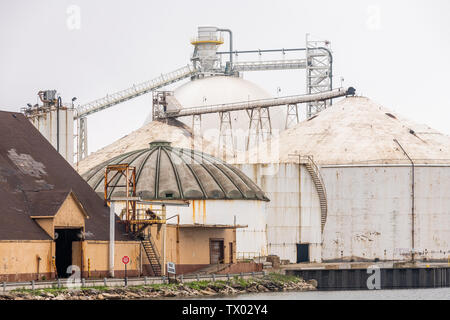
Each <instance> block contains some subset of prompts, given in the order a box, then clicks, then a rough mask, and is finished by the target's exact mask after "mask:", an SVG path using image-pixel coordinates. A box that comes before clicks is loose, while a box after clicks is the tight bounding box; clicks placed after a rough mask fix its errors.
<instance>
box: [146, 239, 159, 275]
mask: <svg viewBox="0 0 450 320" xmlns="http://www.w3.org/2000/svg"><path fill="white" fill-rule="evenodd" d="M141 243H142V247H143V248H144V251H145V254H146V255H147V259H148V261H149V263H150V267H151V268H152V271H153V275H154V276H156V277H159V276H161V260H160V257H159V254H158V251H157V250H156V246H155V243H154V241H153V238H152V235H151V234H150V233H148V234H147V235H144V238H143V239H142V240H141Z"/></svg>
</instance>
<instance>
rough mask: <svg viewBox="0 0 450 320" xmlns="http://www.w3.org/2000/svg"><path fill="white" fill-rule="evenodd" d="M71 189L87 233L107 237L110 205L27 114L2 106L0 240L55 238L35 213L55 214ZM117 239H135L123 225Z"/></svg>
mask: <svg viewBox="0 0 450 320" xmlns="http://www.w3.org/2000/svg"><path fill="white" fill-rule="evenodd" d="M71 190H72V191H73V193H74V194H75V195H76V197H77V199H78V200H79V201H80V203H81V205H82V206H83V208H84V209H85V211H86V213H87V214H88V216H89V219H87V220H86V222H85V223H86V225H85V226H86V230H85V231H86V234H87V235H86V238H87V239H93V240H108V238H109V227H108V226H109V208H108V207H106V206H105V205H104V203H103V201H102V200H101V199H99V197H98V196H97V195H96V194H95V192H94V191H93V190H92V189H91V187H90V186H89V185H88V184H87V183H86V181H84V180H83V178H82V177H81V176H80V175H79V174H78V173H77V172H76V171H75V170H74V169H73V168H72V166H71V165H70V164H69V163H68V162H67V161H66V160H65V159H64V158H63V157H62V156H61V155H60V154H59V153H58V152H57V151H56V150H55V148H53V146H52V145H51V144H50V143H49V142H48V141H47V140H46V139H45V138H44V136H42V135H41V134H40V133H39V131H38V130H37V129H36V128H35V127H34V126H33V125H32V124H31V122H30V121H29V120H28V119H26V118H25V116H24V115H23V114H21V113H13V112H4V111H0V203H1V207H0V240H50V237H49V236H48V235H47V233H46V232H45V231H44V230H43V229H41V227H39V225H38V224H37V223H36V222H35V221H34V220H33V219H32V218H31V216H35V215H44V216H45V215H53V214H54V213H56V210H57V209H58V207H59V206H60V204H62V202H63V200H64V199H65V196H67V194H68V193H69V192H70V191H71ZM116 240H122V241H123V240H130V238H128V237H127V236H126V234H125V230H124V227H123V225H120V224H117V225H116Z"/></svg>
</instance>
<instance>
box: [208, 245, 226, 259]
mask: <svg viewBox="0 0 450 320" xmlns="http://www.w3.org/2000/svg"><path fill="white" fill-rule="evenodd" d="M223 249H224V248H223V239H210V240H209V256H210V263H211V264H218V263H223V262H224V261H223V259H224V252H223Z"/></svg>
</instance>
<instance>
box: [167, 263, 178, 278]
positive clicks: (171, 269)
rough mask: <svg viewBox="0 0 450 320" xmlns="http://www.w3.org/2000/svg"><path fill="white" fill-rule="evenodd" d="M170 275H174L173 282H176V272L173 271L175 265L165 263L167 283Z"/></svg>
mask: <svg viewBox="0 0 450 320" xmlns="http://www.w3.org/2000/svg"><path fill="white" fill-rule="evenodd" d="M171 273H172V274H173V275H174V277H175V280H176V279H177V274H176V270H175V263H173V262H167V278H168V279H169V283H170V274H171ZM175 282H176V281H175Z"/></svg>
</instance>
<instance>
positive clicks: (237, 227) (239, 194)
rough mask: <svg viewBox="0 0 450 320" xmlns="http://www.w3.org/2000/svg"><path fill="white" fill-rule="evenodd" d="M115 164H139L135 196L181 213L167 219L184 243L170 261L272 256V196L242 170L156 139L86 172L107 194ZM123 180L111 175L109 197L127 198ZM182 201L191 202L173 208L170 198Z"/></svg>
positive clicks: (199, 263)
mask: <svg viewBox="0 0 450 320" xmlns="http://www.w3.org/2000/svg"><path fill="white" fill-rule="evenodd" d="M110 164H114V165H117V164H128V165H130V166H133V167H135V170H136V183H135V186H136V195H137V196H138V197H140V198H141V199H143V200H147V201H149V200H160V201H165V202H167V203H168V205H167V209H166V210H167V214H166V215H167V217H175V216H177V217H178V221H177V219H173V220H172V221H168V226H169V228H168V229H169V230H170V229H172V230H174V232H177V236H176V237H179V239H180V241H179V242H180V245H179V244H178V242H177V241H175V239H174V238H173V239H172V240H170V241H172V243H170V241H169V243H167V248H173V250H172V251H171V249H169V253H168V254H167V259H169V260H172V261H173V262H176V264H177V268H179V270H185V271H192V270H194V269H195V268H200V267H205V266H207V265H208V264H215V263H223V262H225V263H233V262H235V261H236V255H237V256H242V255H244V254H246V253H247V254H248V253H252V254H253V255H266V254H267V241H266V237H265V228H266V224H265V220H266V217H265V207H266V205H265V204H266V202H267V201H268V198H267V197H266V196H265V195H264V193H263V192H262V191H261V189H260V188H259V187H258V186H257V185H256V184H255V183H254V182H253V181H251V180H250V179H249V178H248V177H247V176H246V175H245V174H243V173H242V172H241V171H240V170H238V169H236V168H234V167H233V166H230V165H228V164H226V163H225V162H223V161H222V160H219V159H218V158H214V157H212V156H210V155H207V154H205V153H201V152H198V151H194V150H192V149H184V148H175V147H171V145H170V143H169V142H165V141H153V142H151V143H150V144H149V146H148V147H147V148H145V149H140V150H135V151H131V152H127V153H124V154H122V155H118V156H116V157H113V158H111V159H109V160H108V161H106V162H104V163H102V164H100V165H97V166H95V167H94V168H92V169H91V170H89V171H87V172H85V173H84V174H83V177H84V178H85V179H86V181H87V182H88V183H89V184H90V185H91V186H92V188H93V189H94V190H95V191H96V192H97V193H98V194H99V196H100V197H103V198H104V190H105V189H104V188H105V187H104V186H105V183H104V181H105V168H107V166H108V165H110ZM124 180H125V178H124V177H117V178H115V177H113V178H112V180H111V182H112V185H113V186H112V187H111V189H110V191H108V194H107V197H108V198H111V197H123V196H125V192H124V191H125V188H124V187H123V186H124V185H126V183H125V181H124ZM114 185H119V187H114ZM179 200H184V201H188V203H189V207H178V206H173V207H172V206H170V201H175V202H176V201H179ZM123 207H124V204H122V206H120V204H117V208H118V209H119V210H118V211H117V212H116V213H118V214H120V213H121V209H122V208H123ZM250 225H251V227H250V228H247V226H250ZM152 231H153V230H152ZM156 237H159V234H156ZM181 239H184V240H183V241H181ZM182 242H184V243H183V244H182V245H181V243H182ZM214 246H218V248H219V255H218V256H216V255H214V254H213V250H214ZM202 250H203V253H201V251H202ZM170 251H171V252H172V253H170ZM160 252H161V251H160Z"/></svg>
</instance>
